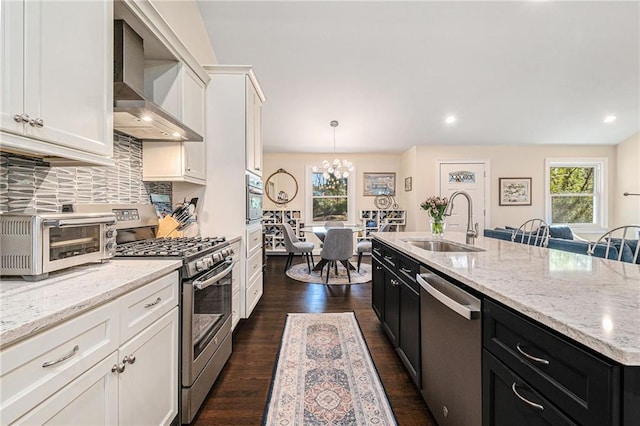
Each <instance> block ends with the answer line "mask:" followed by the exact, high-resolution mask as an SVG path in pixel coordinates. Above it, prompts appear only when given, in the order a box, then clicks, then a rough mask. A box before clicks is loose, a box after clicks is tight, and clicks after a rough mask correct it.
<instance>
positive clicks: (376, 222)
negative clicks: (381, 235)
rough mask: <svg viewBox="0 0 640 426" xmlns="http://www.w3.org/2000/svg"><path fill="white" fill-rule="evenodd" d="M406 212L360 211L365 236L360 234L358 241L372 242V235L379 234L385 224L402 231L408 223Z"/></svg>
mask: <svg viewBox="0 0 640 426" xmlns="http://www.w3.org/2000/svg"><path fill="white" fill-rule="evenodd" d="M406 218H407V211H406V210H360V222H361V223H362V227H363V228H364V233H363V234H361V233H360V234H358V241H365V240H371V233H372V232H378V230H379V229H380V227H381V226H382V225H384V224H385V223H390V224H392V225H396V229H395V230H396V231H400V230H402V227H404V225H405V223H406Z"/></svg>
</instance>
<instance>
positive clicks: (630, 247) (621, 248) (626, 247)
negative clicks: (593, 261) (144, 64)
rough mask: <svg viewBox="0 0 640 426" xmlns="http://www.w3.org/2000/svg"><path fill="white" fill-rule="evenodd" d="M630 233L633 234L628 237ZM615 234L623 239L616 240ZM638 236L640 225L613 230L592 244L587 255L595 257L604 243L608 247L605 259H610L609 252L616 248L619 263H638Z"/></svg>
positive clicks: (639, 248)
mask: <svg viewBox="0 0 640 426" xmlns="http://www.w3.org/2000/svg"><path fill="white" fill-rule="evenodd" d="M629 231H630V232H631V234H630V235H629V236H627V233H628V232H629ZM614 234H615V235H621V236H622V238H614ZM638 235H640V225H624V226H619V227H617V228H613V229H611V230H609V231H607V232H605V233H604V234H602V235H601V236H600V238H598V239H597V240H596V242H595V243H590V244H589V249H588V250H587V254H588V255H590V256H593V255H594V252H595V250H596V247H597V246H598V244H600V243H603V244H604V245H605V247H606V248H605V253H604V258H605V259H609V251H610V250H611V248H612V247H615V248H616V249H617V250H618V257H617V260H618V261H622V262H631V263H638V252H639V251H640V244H639V243H638ZM634 237H635V238H634Z"/></svg>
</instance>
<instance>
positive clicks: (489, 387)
mask: <svg viewBox="0 0 640 426" xmlns="http://www.w3.org/2000/svg"><path fill="white" fill-rule="evenodd" d="M483 356H484V363H483V372H482V374H483V378H482V383H483V387H484V389H483V391H482V397H483V409H482V417H483V419H482V424H483V425H575V424H576V423H575V422H573V421H572V420H571V419H569V418H568V417H567V416H565V415H564V414H563V413H562V412H561V411H560V410H558V408H556V407H555V406H554V405H553V404H551V403H550V402H549V401H548V400H546V399H545V398H543V397H542V396H541V395H540V394H539V393H537V392H536V391H534V390H533V389H531V388H530V387H529V386H528V385H527V383H525V382H524V381H523V380H522V378H520V377H518V376H517V375H516V374H514V373H513V371H511V370H510V369H509V368H507V366H505V365H504V364H503V363H501V362H500V361H498V360H497V359H496V358H495V357H493V356H492V355H491V354H490V353H489V352H487V351H486V350H485V351H484V353H483Z"/></svg>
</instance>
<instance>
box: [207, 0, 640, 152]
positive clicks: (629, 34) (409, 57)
mask: <svg viewBox="0 0 640 426" xmlns="http://www.w3.org/2000/svg"><path fill="white" fill-rule="evenodd" d="M198 6H199V8H200V11H201V14H202V17H203V20H204V22H205V25H206V28H207V31H208V32H209V35H210V38H211V43H212V45H213V49H214V51H215V53H216V56H217V58H218V61H219V62H220V63H221V64H236V65H240V64H241V65H253V66H254V69H255V72H256V75H257V76H258V80H259V81H260V84H261V86H262V89H263V90H264V92H265V94H266V96H267V102H266V103H265V105H264V109H263V142H264V149H265V151H266V152H331V151H332V150H333V149H334V148H333V145H334V139H333V128H332V127H331V126H329V122H330V121H331V120H338V121H339V122H340V125H339V126H338V127H337V128H336V134H335V145H336V146H335V150H336V152H353V153H356V152H402V151H404V150H406V149H407V148H410V147H412V146H415V145H428V144H434V145H502V144H510V145H518V144H617V143H619V142H621V141H623V140H625V139H626V138H628V137H629V136H631V135H633V134H635V133H637V132H638V130H639V129H640V107H639V104H640V83H639V80H640V2H635V1H634V2H550V1H526V2H524V1H522V2H483V1H472V2H458V1H448V2H445V1H442V2H431V1H421V2H415V1H414V2H400V1H386V2H384V1H376V2H365V1H356V2H338V1H329V2H327V1H319V2H313V1H280V2H271V1H258V2H248V1H231V2H218V1H210V0H198ZM449 115H454V116H455V117H456V118H457V121H456V122H454V123H453V124H446V123H445V122H444V120H445V118H446V117H447V116H449ZM609 115H614V116H616V117H617V119H616V120H615V121H614V122H613V123H610V124H605V123H604V122H603V120H604V118H605V117H606V116H609Z"/></svg>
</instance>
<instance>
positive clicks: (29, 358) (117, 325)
mask: <svg viewBox="0 0 640 426" xmlns="http://www.w3.org/2000/svg"><path fill="white" fill-rule="evenodd" d="M178 285H179V284H178V273H177V272H172V273H170V274H168V275H165V276H164V277H161V278H158V279H156V280H154V281H152V282H150V283H148V284H146V285H144V286H142V287H140V288H138V289H136V290H134V291H132V292H130V293H127V294H125V295H122V296H121V297H119V298H118V299H116V300H113V301H111V302H109V303H107V304H104V305H102V306H99V307H97V308H94V309H92V310H90V311H88V312H86V313H83V314H81V315H80V316H77V317H75V318H72V319H70V320H68V321H65V322H63V323H61V324H59V325H57V326H55V327H53V328H51V329H48V330H45V331H42V332H38V333H37V334H35V335H34V336H32V337H29V338H28V339H26V340H23V341H21V342H18V343H16V344H14V345H11V346H8V347H7V348H4V349H2V351H0V378H1V381H0V391H1V392H0V424H3V425H4V424H13V423H14V422H16V423H18V424H20V423H23V424H43V423H47V422H51V423H55V424H77V425H85V424H105V425H107V424H108V425H112V424H121V425H130V424H170V423H171V421H172V420H174V419H176V418H177V415H178V389H179V380H178V373H179V365H178V349H179V335H178V323H179V314H178ZM48 364H49V365H48Z"/></svg>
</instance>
